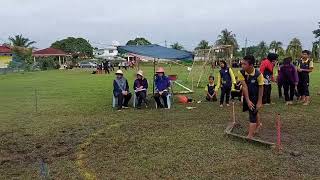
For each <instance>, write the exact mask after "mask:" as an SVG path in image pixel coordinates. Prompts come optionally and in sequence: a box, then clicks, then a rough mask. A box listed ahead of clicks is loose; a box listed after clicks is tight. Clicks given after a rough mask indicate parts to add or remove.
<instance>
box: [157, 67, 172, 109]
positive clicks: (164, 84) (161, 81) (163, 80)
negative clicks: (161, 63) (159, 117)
mask: <svg viewBox="0 0 320 180" xmlns="http://www.w3.org/2000/svg"><path fill="white" fill-rule="evenodd" d="M169 87H170V80H169V78H168V77H167V76H165V74H164V69H163V68H162V67H160V68H159V69H158V70H157V74H156V78H155V88H156V89H155V91H156V92H155V95H154V99H155V100H156V102H157V106H158V107H159V108H168V102H167V95H168V91H169ZM160 97H161V98H162V99H163V103H164V105H163V104H162V103H161V101H160Z"/></svg>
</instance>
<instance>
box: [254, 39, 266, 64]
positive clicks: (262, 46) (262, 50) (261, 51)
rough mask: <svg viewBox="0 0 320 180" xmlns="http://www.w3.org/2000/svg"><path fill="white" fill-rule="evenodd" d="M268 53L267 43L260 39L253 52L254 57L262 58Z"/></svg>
mask: <svg viewBox="0 0 320 180" xmlns="http://www.w3.org/2000/svg"><path fill="white" fill-rule="evenodd" d="M267 54H268V45H267V43H266V42H264V41H261V42H260V43H259V44H258V45H257V51H256V53H255V56H256V59H258V60H262V59H263V58H265V57H266V56H267Z"/></svg>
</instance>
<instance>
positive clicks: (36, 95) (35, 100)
mask: <svg viewBox="0 0 320 180" xmlns="http://www.w3.org/2000/svg"><path fill="white" fill-rule="evenodd" d="M34 103H35V108H36V113H38V92H37V89H35V90H34Z"/></svg>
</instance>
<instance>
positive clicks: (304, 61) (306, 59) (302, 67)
mask: <svg viewBox="0 0 320 180" xmlns="http://www.w3.org/2000/svg"><path fill="white" fill-rule="evenodd" d="M310 55H311V52H310V51H308V50H304V51H302V56H301V59H300V60H298V64H297V67H298V68H297V71H298V76H299V83H298V91H299V92H298V93H299V95H300V100H301V101H302V102H303V105H305V106H307V105H309V103H310V92H309V82H310V80H309V74H310V73H311V72H312V70H313V61H312V60H311V58H310Z"/></svg>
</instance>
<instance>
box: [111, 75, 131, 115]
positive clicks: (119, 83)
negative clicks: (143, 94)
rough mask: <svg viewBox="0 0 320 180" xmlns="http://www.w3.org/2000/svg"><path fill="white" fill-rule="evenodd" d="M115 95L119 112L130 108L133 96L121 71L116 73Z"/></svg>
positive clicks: (114, 82)
mask: <svg viewBox="0 0 320 180" xmlns="http://www.w3.org/2000/svg"><path fill="white" fill-rule="evenodd" d="M113 95H114V96H115V97H117V98H118V108H117V109H118V110H121V109H122V108H125V109H126V108H128V103H129V101H130V99H131V96H132V95H131V93H130V91H129V85H128V81H127V79H126V78H124V77H123V72H122V71H121V70H117V71H116V79H115V80H114V81H113Z"/></svg>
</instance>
